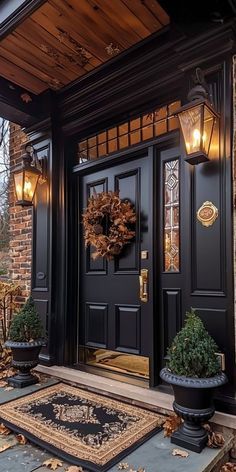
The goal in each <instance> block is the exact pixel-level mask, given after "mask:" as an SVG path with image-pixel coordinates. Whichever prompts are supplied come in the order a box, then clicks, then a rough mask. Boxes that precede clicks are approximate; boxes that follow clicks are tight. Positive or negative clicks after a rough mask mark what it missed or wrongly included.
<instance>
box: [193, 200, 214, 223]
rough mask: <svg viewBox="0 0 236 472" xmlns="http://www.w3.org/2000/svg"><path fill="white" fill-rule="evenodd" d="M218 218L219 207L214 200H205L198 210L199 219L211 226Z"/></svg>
mask: <svg viewBox="0 0 236 472" xmlns="http://www.w3.org/2000/svg"><path fill="white" fill-rule="evenodd" d="M217 218H218V209H217V208H216V206H215V205H214V204H213V203H212V202H204V203H203V204H202V206H201V207H200V208H199V209H198V211H197V219H198V221H200V223H201V224H202V225H203V226H206V227H208V226H211V225H213V223H215V221H216V219H217Z"/></svg>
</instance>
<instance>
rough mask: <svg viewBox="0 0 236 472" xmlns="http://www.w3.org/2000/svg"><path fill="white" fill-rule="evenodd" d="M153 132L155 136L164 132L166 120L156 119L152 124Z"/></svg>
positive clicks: (165, 130)
mask: <svg viewBox="0 0 236 472" xmlns="http://www.w3.org/2000/svg"><path fill="white" fill-rule="evenodd" d="M154 132H155V136H160V134H164V133H166V132H167V122H166V120H163V121H158V122H157V123H155V125H154Z"/></svg>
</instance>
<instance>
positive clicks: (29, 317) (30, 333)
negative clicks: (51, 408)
mask: <svg viewBox="0 0 236 472" xmlns="http://www.w3.org/2000/svg"><path fill="white" fill-rule="evenodd" d="M42 336H43V327H42V324H41V321H40V318H39V315H38V313H37V311H36V308H35V304H34V300H33V298H32V297H31V296H30V297H29V298H28V300H27V301H26V303H25V304H24V306H23V307H22V308H21V310H20V311H19V313H18V314H16V315H15V316H14V318H13V320H12V323H11V327H10V330H9V335H8V341H6V343H5V346H6V347H7V348H10V349H11V350H12V357H13V360H12V366H13V367H15V368H17V369H18V370H19V373H18V374H17V375H15V376H13V377H10V378H9V379H8V384H9V385H11V386H13V387H19V388H22V387H26V386H27V385H32V384H34V383H36V382H38V379H37V377H36V376H35V375H33V374H32V373H31V372H30V371H31V369H32V368H33V367H36V365H37V364H38V357H39V352H40V350H41V347H42V346H44V345H45V341H44V340H43V339H42Z"/></svg>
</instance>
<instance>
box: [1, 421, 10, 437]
mask: <svg viewBox="0 0 236 472" xmlns="http://www.w3.org/2000/svg"><path fill="white" fill-rule="evenodd" d="M10 433H11V430H10V429H8V428H7V427H6V426H5V425H4V424H3V423H1V424H0V434H1V435H3V436H8V434H10Z"/></svg>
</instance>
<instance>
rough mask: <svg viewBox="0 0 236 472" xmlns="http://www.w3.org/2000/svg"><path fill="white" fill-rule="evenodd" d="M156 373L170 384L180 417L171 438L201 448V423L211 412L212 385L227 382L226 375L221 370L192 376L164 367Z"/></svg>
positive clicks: (204, 436) (193, 448) (203, 434)
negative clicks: (172, 371)
mask: <svg viewBox="0 0 236 472" xmlns="http://www.w3.org/2000/svg"><path fill="white" fill-rule="evenodd" d="M160 377H161V378H162V380H164V381H165V382H167V383H169V384H171V385H172V387H173V390H174V397H175V400H174V403H173V408H174V411H175V413H177V415H178V416H180V417H181V418H183V420H184V422H183V424H182V425H181V426H180V428H179V429H178V431H175V432H174V433H173V434H172V436H171V442H172V443H173V444H177V445H178V446H181V447H185V448H186V449H189V450H190V451H194V452H201V451H202V449H203V448H204V447H205V446H206V443H207V439H208V435H207V431H206V430H205V429H204V428H203V427H202V425H203V424H204V423H206V422H207V421H209V420H210V418H212V416H213V415H214V412H215V407H214V403H213V393H214V389H215V388H218V387H220V386H221V385H224V384H225V383H227V377H226V375H225V374H224V373H223V372H221V373H220V374H218V375H215V376H214V377H209V378H192V377H184V376H180V375H175V374H172V373H171V372H170V370H168V369H167V368H164V369H162V370H161V372H160Z"/></svg>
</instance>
